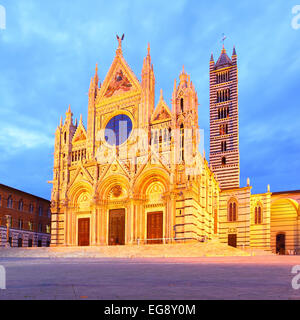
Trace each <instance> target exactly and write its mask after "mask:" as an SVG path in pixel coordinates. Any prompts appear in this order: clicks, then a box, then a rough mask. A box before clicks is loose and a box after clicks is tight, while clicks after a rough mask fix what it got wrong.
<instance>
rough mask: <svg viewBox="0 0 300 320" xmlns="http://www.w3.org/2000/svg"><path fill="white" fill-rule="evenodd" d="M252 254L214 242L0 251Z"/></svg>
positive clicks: (4, 252) (1, 253)
mask: <svg viewBox="0 0 300 320" xmlns="http://www.w3.org/2000/svg"><path fill="white" fill-rule="evenodd" d="M250 255H251V254H250V253H249V252H246V251H243V250H239V249H236V248H233V247H229V246H227V245H225V244H221V243H218V242H214V241H209V242H207V243H187V244H166V245H161V244H160V245H141V246H137V245H134V246H112V247H108V246H105V247H81V248H78V247H57V248H56V247H54V248H10V249H6V248H3V249H0V257H24V258H25V257H28V258H30V257H32V258H55V257H57V258H59V257H60V258H62V257H64V258H81V257H83V258H151V257H166V258H176V257H191V258H192V257H194V258H195V257H224V256H250Z"/></svg>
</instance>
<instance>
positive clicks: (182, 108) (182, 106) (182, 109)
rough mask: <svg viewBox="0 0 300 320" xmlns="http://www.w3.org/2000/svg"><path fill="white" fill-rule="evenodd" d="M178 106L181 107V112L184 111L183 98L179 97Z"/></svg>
mask: <svg viewBox="0 0 300 320" xmlns="http://www.w3.org/2000/svg"><path fill="white" fill-rule="evenodd" d="M180 108H181V112H184V100H183V98H181V99H180Z"/></svg>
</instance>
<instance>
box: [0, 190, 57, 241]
mask: <svg viewBox="0 0 300 320" xmlns="http://www.w3.org/2000/svg"><path fill="white" fill-rule="evenodd" d="M7 216H9V217H10V219H11V227H10V234H9V242H10V244H11V246H12V247H46V246H50V239H51V235H50V233H51V230H50V225H51V211H50V201H48V200H46V199H43V198H40V197H37V196H34V195H32V194H29V193H26V192H23V191H20V190H17V189H14V188H11V187H8V186H5V185H2V184H0V247H4V246H5V244H6V242H7Z"/></svg>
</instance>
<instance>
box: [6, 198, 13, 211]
mask: <svg viewBox="0 0 300 320" xmlns="http://www.w3.org/2000/svg"><path fill="white" fill-rule="evenodd" d="M12 207H13V199H12V196H9V197H8V199H7V208H10V209H12Z"/></svg>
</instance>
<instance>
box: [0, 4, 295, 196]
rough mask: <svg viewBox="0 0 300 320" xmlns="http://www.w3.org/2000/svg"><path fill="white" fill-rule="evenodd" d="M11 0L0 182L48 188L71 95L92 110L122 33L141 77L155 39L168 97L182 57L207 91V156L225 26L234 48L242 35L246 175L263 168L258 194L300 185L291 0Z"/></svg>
mask: <svg viewBox="0 0 300 320" xmlns="http://www.w3.org/2000/svg"><path fill="white" fill-rule="evenodd" d="M2 2H3V3H1V4H3V5H4V6H5V8H6V13H7V29H6V30H4V31H1V32H0V41H1V43H2V45H1V59H0V70H1V74H0V97H1V101H0V127H1V132H0V150H1V154H2V156H1V159H0V161H1V167H2V170H0V181H6V182H7V183H11V184H13V185H17V186H18V187H20V188H22V189H24V190H25V191H26V190H27V189H30V190H33V191H34V190H37V192H38V194H39V195H41V196H45V197H49V196H50V193H49V186H48V185H46V184H45V183H44V181H47V180H49V179H51V178H50V177H51V175H52V172H51V168H52V156H51V153H52V150H53V145H54V131H55V129H56V127H57V125H58V122H59V118H60V116H62V115H64V113H65V111H66V109H67V106H68V105H69V104H71V106H72V111H73V112H74V117H78V115H79V114H80V113H82V114H83V115H84V118H86V112H87V100H88V97H87V92H88V87H89V82H90V78H91V76H92V75H93V73H94V68H95V64H96V62H98V63H99V73H100V78H101V82H103V80H104V77H105V75H106V73H107V71H108V69H109V67H110V65H111V62H112V60H113V58H114V54H115V49H116V46H117V42H116V39H115V35H116V34H117V33H118V34H122V33H125V35H126V37H125V41H124V43H123V47H124V56H125V58H126V60H127V62H128V63H129V65H130V67H131V68H132V70H133V71H134V72H135V73H136V75H137V76H138V77H139V78H140V74H141V69H142V62H143V58H144V56H145V55H146V52H147V50H146V48H147V42H148V41H149V42H150V43H151V55H152V62H153V64H154V69H155V77H156V82H157V88H156V89H157V90H156V92H159V89H160V88H163V89H164V96H165V100H166V101H167V103H168V104H169V105H170V99H171V95H172V90H173V84H174V78H177V79H178V76H179V74H180V72H181V69H182V65H183V64H184V65H185V67H186V70H187V72H188V73H190V74H191V79H192V80H193V82H194V83H195V86H196V90H197V91H198V96H199V103H200V104H201V106H200V108H199V120H200V127H201V128H204V129H205V130H206V131H205V133H206V134H205V139H206V154H207V155H208V154H209V78H208V67H209V58H210V54H211V52H212V51H213V52H214V56H215V59H217V58H218V55H219V54H220V51H221V45H222V44H221V36H222V33H225V34H226V35H227V37H228V38H227V40H226V41H225V45H226V48H227V50H228V54H229V55H231V51H232V47H233V45H236V47H237V52H238V62H239V79H240V82H239V98H240V144H241V172H242V177H247V176H251V177H255V178H253V179H252V181H254V182H255V186H254V188H253V191H254V192H261V191H265V188H266V185H267V184H268V183H270V184H271V185H274V186H276V187H277V188H280V183H282V187H289V188H295V189H296V188H297V189H299V165H298V162H299V161H297V159H299V158H300V145H299V141H298V140H297V138H296V137H297V136H299V134H298V131H299V129H298V128H299V116H298V113H299V111H298V110H299V97H298V91H299V90H298V82H299V80H298V79H299V72H300V59H299V49H300V43H299V39H298V38H299V34H300V33H299V32H300V31H295V30H293V29H292V28H291V19H292V14H291V8H292V6H293V5H294V4H293V3H292V2H290V1H285V2H272V3H270V1H266V0H264V1H258V0H257V1H252V2H249V1H248V2H245V1H239V2H237V3H235V5H234V6H232V2H231V1H229V0H228V1H227V0H226V1H223V0H222V1H221V0H218V1H213V2H209V3H207V2H205V1H196V0H189V1H187V0H184V1H183V0H182V1H181V0H178V1H173V2H172V5H170V3H169V2H166V1H165V2H164V1H158V0H154V1H140V0H132V1H123V0H122V1H111V2H104V1H96V0H87V1H84V2H83V1H81V0H73V1H72V2H70V1H58V0H52V1H51V2H49V1H48V2H45V1H35V0H34V1H33V0H18V1H14V2H12V1H5V0H3V1H2ZM158 96H159V94H157V99H158ZM157 99H156V100H157ZM41 150H42V151H41ZM278 150H280V152H278ZM25 153H26V155H25ZM16 154H18V155H19V157H16ZM25 158H26V165H25V164H24V159H25ZM266 159H267V162H266ZM32 163H34V164H35V167H34V168H33V169H30V166H31V165H32ZM266 163H267V164H266ZM273 164H274V165H273ZM278 164H280V166H281V167H280V170H279V169H278V168H277V167H276V166H277V165H278ZM16 167H17V169H18V170H17V169H16ZM22 168H24V170H23V171H22V172H23V173H22V174H23V175H24V176H22V184H19V181H20V178H19V176H20V172H21V169H22ZM25 168H26V170H25ZM25 171H26V172H28V174H27V173H26V172H25ZM284 171H285V172H289V175H286V176H284V175H283V174H282V172H284ZM8 172H10V177H9V178H8V176H7V173H8ZM35 175H36V178H35V180H34V183H33V180H32V177H33V176H35ZM283 177H284V178H283ZM282 179H284V181H282ZM243 182H245V179H243ZM37 183H40V185H39V188H36V189H35V186H34V184H37Z"/></svg>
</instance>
